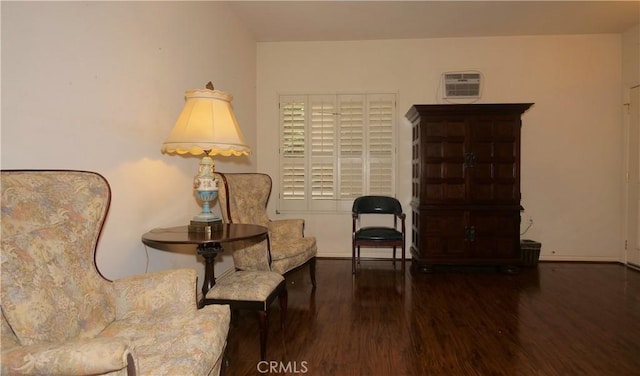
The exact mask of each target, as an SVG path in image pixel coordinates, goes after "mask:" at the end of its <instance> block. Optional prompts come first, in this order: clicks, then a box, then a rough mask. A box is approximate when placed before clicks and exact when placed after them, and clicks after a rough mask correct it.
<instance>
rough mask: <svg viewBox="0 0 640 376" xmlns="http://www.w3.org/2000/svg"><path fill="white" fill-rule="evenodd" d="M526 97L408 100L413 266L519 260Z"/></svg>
mask: <svg viewBox="0 0 640 376" xmlns="http://www.w3.org/2000/svg"><path fill="white" fill-rule="evenodd" d="M531 105H532V103H508V104H444V105H440V104H438V105H414V106H412V107H411V108H410V109H409V111H408V112H407V114H406V117H407V119H409V121H411V123H412V124H413V150H412V201H411V208H412V235H411V239H412V240H411V242H412V244H411V254H412V267H413V268H414V269H417V270H420V271H431V270H432V269H433V268H434V267H436V266H438V265H457V266H460V265H468V266H476V265H485V266H498V267H501V268H504V269H505V270H507V271H512V270H516V269H517V266H518V264H519V263H520V212H521V210H522V207H521V206H520V127H521V115H522V114H523V113H524V112H525V111H526V110H527V109H528V108H529V107H530V106H531Z"/></svg>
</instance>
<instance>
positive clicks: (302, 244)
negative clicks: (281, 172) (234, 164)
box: [216, 173, 318, 288]
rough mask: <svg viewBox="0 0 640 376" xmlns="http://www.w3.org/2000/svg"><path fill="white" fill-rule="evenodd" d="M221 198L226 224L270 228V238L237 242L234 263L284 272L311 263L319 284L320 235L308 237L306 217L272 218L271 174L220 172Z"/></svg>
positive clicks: (219, 197) (314, 284)
mask: <svg viewBox="0 0 640 376" xmlns="http://www.w3.org/2000/svg"><path fill="white" fill-rule="evenodd" d="M216 177H217V178H218V189H219V191H218V200H219V202H220V208H221V211H222V217H223V219H224V221H225V222H226V223H249V224H258V225H262V226H265V227H267V228H268V229H269V236H268V240H267V241H258V242H252V241H244V242H236V243H235V244H234V249H235V250H234V252H233V262H234V264H235V267H236V269H240V270H271V271H274V272H276V273H279V274H282V275H284V274H285V273H287V272H289V271H291V270H293V269H296V268H298V267H300V266H302V265H305V264H308V265H309V272H310V274H311V283H312V285H313V287H314V288H315V287H316V279H315V265H316V254H317V252H318V248H317V246H316V238H315V237H313V236H304V220H302V219H279V220H271V219H269V215H268V214H267V202H268V201H269V196H270V195H271V185H272V184H271V177H270V176H269V175H266V174H260V173H232V174H222V173H216Z"/></svg>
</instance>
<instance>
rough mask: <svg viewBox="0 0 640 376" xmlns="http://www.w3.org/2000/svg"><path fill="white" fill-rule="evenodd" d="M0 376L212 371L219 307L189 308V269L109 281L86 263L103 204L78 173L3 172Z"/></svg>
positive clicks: (218, 355) (100, 186) (221, 320)
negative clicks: (0, 347)
mask: <svg viewBox="0 0 640 376" xmlns="http://www.w3.org/2000/svg"><path fill="white" fill-rule="evenodd" d="M1 198H2V207H1V214H2V218H1V220H2V223H1V224H2V230H1V234H2V239H1V247H2V248H1V252H0V255H1V257H0V261H1V266H2V270H1V277H0V278H1V279H0V282H1V286H0V301H1V304H2V317H1V318H2V331H1V335H2V354H1V364H0V365H1V368H0V374H2V375H23V374H33V375H71V374H74V375H102V374H104V375H127V374H128V372H129V371H134V372H136V374H138V375H175V374H180V375H213V374H217V373H218V372H219V370H220V365H221V364H222V361H221V360H222V354H223V353H224V348H225V346H226V338H227V333H228V330H229V319H230V313H229V308H228V306H212V307H205V308H204V309H202V310H197V307H196V278H197V277H196V273H195V271H193V270H187V269H182V270H170V271H162V272H156V273H149V274H145V275H140V276H132V277H127V278H123V279H120V280H117V281H114V282H112V281H108V280H106V279H104V278H102V276H101V275H100V274H99V272H98V270H97V268H96V266H95V264H94V260H95V258H94V253H95V250H96V246H97V242H98V237H99V234H100V232H101V230H102V226H103V223H104V220H105V218H106V214H107V211H108V208H109V203H110V189H109V185H108V183H107V182H106V180H105V179H104V178H103V177H102V176H100V175H98V174H95V173H91V172H82V171H2V187H1Z"/></svg>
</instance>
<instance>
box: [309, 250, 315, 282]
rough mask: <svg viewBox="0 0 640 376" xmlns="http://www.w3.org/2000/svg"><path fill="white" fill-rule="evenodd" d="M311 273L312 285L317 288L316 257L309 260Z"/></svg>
mask: <svg viewBox="0 0 640 376" xmlns="http://www.w3.org/2000/svg"><path fill="white" fill-rule="evenodd" d="M309 275H310V276H311V285H312V286H313V289H314V290H315V289H316V258H315V257H314V258H312V259H311V260H309Z"/></svg>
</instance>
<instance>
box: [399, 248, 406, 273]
mask: <svg viewBox="0 0 640 376" xmlns="http://www.w3.org/2000/svg"><path fill="white" fill-rule="evenodd" d="M404 257H405V254H404V245H403V246H402V260H400V261H401V262H402V274H404V273H405V271H404V269H405V265H404V264H406V261H405V259H404Z"/></svg>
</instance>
